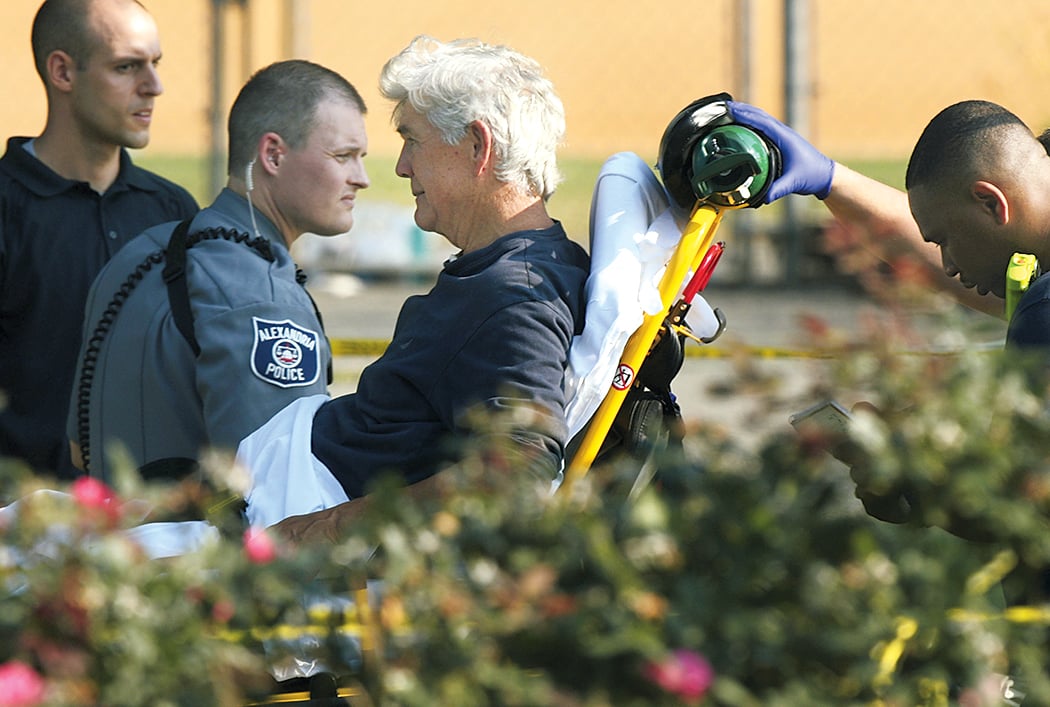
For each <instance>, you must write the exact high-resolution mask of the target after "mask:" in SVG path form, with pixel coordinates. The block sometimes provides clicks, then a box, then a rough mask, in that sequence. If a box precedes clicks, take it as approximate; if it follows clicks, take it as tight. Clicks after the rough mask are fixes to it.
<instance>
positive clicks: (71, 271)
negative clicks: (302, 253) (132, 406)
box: [0, 137, 198, 478]
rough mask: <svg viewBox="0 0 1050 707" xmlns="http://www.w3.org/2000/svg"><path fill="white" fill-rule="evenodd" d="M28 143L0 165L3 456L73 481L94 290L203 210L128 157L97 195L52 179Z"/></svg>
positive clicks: (12, 142)
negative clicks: (150, 236)
mask: <svg viewBox="0 0 1050 707" xmlns="http://www.w3.org/2000/svg"><path fill="white" fill-rule="evenodd" d="M26 141H27V138H18V137H15V138H11V139H9V140H8V142H7V152H6V153H5V154H4V156H3V158H0V352H2V353H0V391H2V394H3V396H4V399H3V407H2V410H0V455H3V456H9V457H16V458H19V459H22V460H25V461H26V462H28V463H29V464H30V465H31V466H33V467H34V468H35V469H36V470H38V471H40V472H45V473H55V474H57V475H58V476H59V477H61V478H70V477H71V476H72V475H74V474H75V470H74V469H73V467H72V466H71V464H70V462H69V452H68V442H67V437H66V433H65V421H66V410H67V408H68V405H69V396H70V391H71V387H72V383H73V374H74V370H75V368H76V357H77V354H78V351H79V349H80V339H81V325H82V321H83V316H84V301H85V299H86V296H87V291H88V288H89V287H90V286H91V283H92V281H93V280H94V279H95V275H96V274H97V273H98V271H99V270H100V269H101V268H102V265H103V264H104V263H105V262H106V261H107V260H109V258H110V257H111V256H112V255H113V254H114V253H115V252H116V251H117V250H118V249H119V248H120V247H121V246H122V245H124V244H125V243H126V242H127V241H128V240H130V239H131V238H133V237H134V236H136V235H138V234H139V233H140V232H142V231H143V230H145V229H146V228H147V227H149V226H153V225H156V224H158V223H163V222H166V221H175V220H181V219H184V218H187V217H189V216H191V215H193V214H194V213H196V212H197V210H198V206H197V202H196V201H195V200H194V199H193V197H192V196H190V194H189V192H187V191H186V190H185V189H183V188H182V187H180V186H178V185H176V184H174V183H173V182H170V181H168V180H166V179H163V178H162V177H159V176H157V175H155V174H153V173H151V172H148V171H146V170H144V169H141V168H139V167H136V166H135V165H133V164H132V162H131V158H130V157H129V156H128V154H127V152H126V151H123V150H122V151H121V155H120V173H119V174H118V176H117V180H116V181H115V182H114V183H113V185H112V186H110V188H109V189H108V190H107V191H106V193H105V194H98V193H96V192H95V191H94V190H92V189H91V187H90V185H88V184H87V183H86V182H78V181H73V180H69V179H65V178H63V177H61V176H59V175H58V174H56V173H55V172H53V171H52V170H51V169H49V168H48V167H47V166H46V165H44V163H42V162H41V161H40V160H38V159H37V158H36V157H34V156H33V155H31V154H30V153H29V152H28V151H26V149H25V147H24V145H25V143H26Z"/></svg>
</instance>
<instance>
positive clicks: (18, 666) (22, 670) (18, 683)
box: [0, 660, 46, 707]
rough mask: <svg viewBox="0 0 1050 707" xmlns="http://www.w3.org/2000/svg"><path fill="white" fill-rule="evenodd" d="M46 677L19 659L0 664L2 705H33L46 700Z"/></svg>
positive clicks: (24, 706) (3, 706) (27, 706)
mask: <svg viewBox="0 0 1050 707" xmlns="http://www.w3.org/2000/svg"><path fill="white" fill-rule="evenodd" d="M45 687H46V686H45V684H44V679H43V678H42V677H40V675H39V673H37V672H36V671H35V670H33V669H32V668H31V667H29V666H28V665H26V664H25V663H22V662H20V661H17V660H12V661H9V662H7V663H4V664H3V665H0V707H33V706H34V705H38V704H41V703H42V702H43V701H44V691H45Z"/></svg>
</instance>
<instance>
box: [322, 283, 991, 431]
mask: <svg viewBox="0 0 1050 707" xmlns="http://www.w3.org/2000/svg"><path fill="white" fill-rule="evenodd" d="M429 286H430V283H429V282H426V281H420V282H407V283H406V282H389V281H381V282H374V283H361V282H360V281H358V280H356V279H354V278H349V277H343V276H327V277H321V276H318V277H315V278H313V279H312V280H311V291H312V292H313V294H314V296H315V298H316V299H317V302H318V306H319V307H320V309H321V312H322V313H323V314H324V317H325V324H326V327H327V329H328V332H329V335H330V336H331V337H332V338H340V339H356V338H366V339H384V340H385V339H388V338H389V337H390V334H391V332H392V331H393V326H394V321H395V319H396V316H397V311H398V309H399V307H400V305H401V303H402V302H403V301H404V299H405V298H406V297H408V296H409V295H411V294H416V293H420V292H423V291H425V290H426V289H428V288H429ZM705 294H706V295H707V299H708V301H709V302H710V303H711V305H712V306H715V307H719V308H721V309H722V311H723V312H724V313H725V315H726V319H727V322H728V327H727V330H726V332H725V333H724V334H723V336H722V337H721V338H720V339H719V340H718V341H716V342H715V343H713V344H711V345H709V346H708V347H704V348H705V349H706V354H707V355H703V356H701V355H695V354H703V353H705V351H700V347H699V346H698V345H694V344H690V347H691V348H694V349H695V350H694V351H692V352H691V353H693V354H694V355H691V356H689V357H688V358H687V359H686V362H685V365H684V367H683V369H682V372H681V373H680V374H679V375H678V377H677V378H676V380H675V385H674V390H675V392H676V393H677V394H678V397H679V401H680V404H681V406H682V412H683V415H684V417H685V418H686V419H687V420H690V421H696V422H708V423H717V424H719V425H724V426H725V428H726V430H727V432H729V433H730V434H733V435H740V436H741V437H743V438H745V439H746V438H747V437H748V436H754V435H755V434H756V432H758V431H760V430H769V429H775V428H777V427H782V428H783V429H788V428H787V427H786V425H787V418H788V416H789V415H790V414H791V413H792V412H794V411H797V410H799V409H801V408H802V407H805V406H806V405H807V404H808V403H809V402H816V400H817V399H818V398H820V397H823V396H824V395H825V392H824V391H823V390H821V386H822V385H828V384H829V375H828V373H829V365H830V363H829V361H827V360H826V359H823V358H816V357H811V356H806V355H797V354H800V353H801V354H804V353H805V352H807V351H812V350H813V342H812V337H811V336H809V335H808V334H807V331H806V328H805V327H804V326H803V325H802V324H801V322H802V320H803V319H804V318H810V319H811V320H813V321H817V322H820V323H821V324H822V325H824V326H826V327H827V328H828V329H829V330H830V331H831V332H833V333H834V334H835V335H836V336H840V337H843V338H845V339H847V340H854V339H855V338H856V337H857V336H859V335H860V334H859V332H860V331H861V328H862V327H863V322H864V320H865V318H870V317H877V316H878V315H879V309H878V307H876V305H875V304H874V303H873V301H872V300H871V299H869V298H867V297H865V296H863V295H862V294H859V293H858V292H857V291H855V290H850V289H847V288H829V289H812V288H805V289H796V290H791V289H777V288H766V287H763V288H756V289H746V288H739V287H728V288H724V289H719V288H718V287H717V286H715V285H712V286H711V287H709V288H708V290H707V292H706V293H705ZM916 316H923V314H922V313H920V314H917V315H916ZM975 316H981V315H975ZM993 334H994V330H993ZM763 349H765V350H766V351H765V352H763ZM372 358H373V357H371V356H344V357H340V358H338V359H337V361H336V384H335V386H334V390H335V392H336V393H342V392H349V391H352V390H353V389H354V387H355V386H356V381H357V375H358V374H359V373H360V370H361V368H363V367H364V366H365V365H367V363H368V362H370V361H371V360H372ZM843 402H844V403H846V404H847V405H850V404H852V402H855V401H854V400H843Z"/></svg>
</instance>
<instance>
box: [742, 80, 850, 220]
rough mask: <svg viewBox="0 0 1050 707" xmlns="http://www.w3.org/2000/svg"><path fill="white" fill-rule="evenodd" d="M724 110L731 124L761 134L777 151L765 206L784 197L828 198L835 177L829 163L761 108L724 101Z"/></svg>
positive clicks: (803, 140)
mask: <svg viewBox="0 0 1050 707" xmlns="http://www.w3.org/2000/svg"><path fill="white" fill-rule="evenodd" d="M726 107H727V108H728V109H729V115H730V116H731V117H732V119H733V121H734V122H737V123H740V124H741V125H745V126H747V127H749V128H753V129H755V130H757V131H758V132H760V133H762V135H763V136H764V137H765V138H766V139H767V140H769V141H770V142H771V143H773V144H774V145H776V146H777V148H778V149H779V150H780V158H781V171H780V176H779V177H778V178H777V179H776V180H775V181H774V182H773V183H772V184H771V185H770V187H769V191H768V192H766V197H765V199H764V201H765V203H767V204H769V203H772V202H774V201H776V200H777V199H779V198H780V197H782V196H784V195H785V194H812V195H813V196H815V197H817V198H818V199H823V198H825V197H826V196H827V195H828V193H829V192H830V191H831V177H832V175H834V173H835V162H834V161H833V160H832V159H830V158H829V157H827V156H825V155H824V154H823V153H821V152H820V151H819V150H818V149H817V148H815V147H813V146H812V145H811V144H809V142H807V141H806V139H805V138H804V137H802V136H801V135H799V134H798V133H797V132H795V131H794V130H793V129H791V128H790V127H788V126H787V125H784V124H783V123H781V122H780V121H779V120H777V119H776V118H774V117H773V116H771V115H770V114H769V113H766V112H765V111H764V110H762V109H761V108H756V107H755V106H753V105H750V104H748V103H740V102H738V101H726Z"/></svg>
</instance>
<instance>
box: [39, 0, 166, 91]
mask: <svg viewBox="0 0 1050 707" xmlns="http://www.w3.org/2000/svg"><path fill="white" fill-rule="evenodd" d="M95 1H96V0H45V2H44V4H42V5H41V6H40V9H38V10H37V11H36V17H34V18H33V29H32V32H31V34H30V41H31V43H32V46H33V63H34V64H35V66H36V72H37V74H39V75H40V79H41V80H42V81H43V82H44V84H45V85H47V58H48V57H49V56H51V53H52V52H54V51H58V50H61V51H64V52H65V53H66V54H69V56H71V57H72V58H73V61H75V62H76V64H77V67H78V68H83V67H84V66H86V65H87V62H88V59H90V58H91V53H92V52H93V51H94V50H95V48H96V47H97V46H98V38H97V37H96V36H95V35H94V34H93V33H92V31H91V22H90V15H91V7H92V6H93V5H94V4H95ZM126 2H127V3H128V4H135V5H138V6H139V7H141V8H142V9H143V10H145V9H146V8H145V7H144V6H143V5H142V3H140V2H138V0H126Z"/></svg>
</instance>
